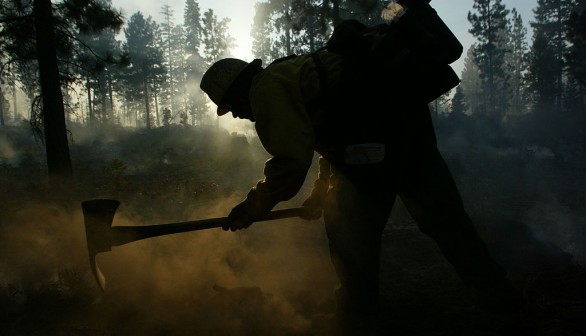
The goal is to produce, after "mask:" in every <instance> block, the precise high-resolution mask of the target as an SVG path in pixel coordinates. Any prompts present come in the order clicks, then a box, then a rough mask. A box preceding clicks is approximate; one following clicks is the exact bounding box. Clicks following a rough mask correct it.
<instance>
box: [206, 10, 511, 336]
mask: <svg viewBox="0 0 586 336" xmlns="http://www.w3.org/2000/svg"><path fill="white" fill-rule="evenodd" d="M422 2H423V3H422V4H419V5H412V6H409V8H407V9H406V8H405V7H407V6H402V7H394V8H393V11H394V12H393V13H392V15H393V16H394V17H393V18H392V19H393V21H392V22H393V24H396V25H397V27H398V28H397V29H398V30H399V31H400V32H401V34H402V35H401V36H404V37H406V38H407V39H408V40H407V41H406V42H405V45H407V47H406V48H407V49H410V50H412V51H413V54H415V53H416V52H417V53H422V52H423V53H427V56H426V57H428V58H430V59H435V60H436V61H437V62H443V63H445V64H449V63H451V62H453V61H455V60H457V59H458V58H459V57H460V55H461V53H462V46H461V45H460V43H459V42H457V39H456V38H455V37H454V36H453V35H452V34H451V32H449V30H447V29H445V27H440V28H441V29H434V28H433V20H436V21H438V22H439V23H437V24H438V25H440V26H441V24H443V22H441V20H440V19H439V18H438V17H437V14H436V13H435V10H433V9H432V8H431V7H430V6H429V5H428V4H427V1H422ZM410 5H411V4H410ZM410 11H412V12H413V14H410ZM417 11H419V12H420V14H417ZM416 14H417V15H416ZM423 15H426V16H428V17H430V18H431V19H430V20H428V19H421V18H422V17H423ZM397 18H400V19H398V20H397ZM430 27H431V28H430ZM446 30H447V31H448V32H446ZM400 40H401V39H400V38H399V41H400ZM403 40H405V38H403ZM454 41H456V42H454ZM397 43H399V42H397ZM401 43H403V42H401ZM399 52H400V51H399ZM407 62H408V60H407ZM348 68H349V66H347V60H346V58H344V57H342V56H341V55H340V54H339V53H335V52H331V51H330V50H328V49H324V50H320V51H318V52H316V53H312V54H306V55H297V56H291V57H287V58H284V59H280V60H278V61H275V62H273V63H271V64H270V65H269V66H267V67H266V68H263V67H262V65H261V60H259V59H255V60H253V61H252V62H250V63H248V62H245V61H243V60H239V59H234V58H225V59H221V60H219V61H217V62H216V63H214V64H213V65H212V66H211V67H210V68H209V69H208V70H207V71H206V73H205V74H204V76H203V78H202V81H201V89H202V90H203V91H204V92H206V93H207V95H208V96H209V98H210V99H211V100H212V101H213V102H214V103H215V104H216V105H217V106H218V108H217V114H218V115H219V116H222V115H225V114H226V113H228V112H232V115H233V117H234V118H244V119H249V120H251V121H252V122H254V123H255V128H256V131H257V134H258V137H259V139H260V141H261V142H262V144H263V146H264V148H265V149H266V151H267V152H268V153H269V154H270V155H271V158H270V159H269V160H267V162H266V164H265V169H264V174H265V176H264V179H262V180H261V181H259V182H258V183H257V184H256V186H254V187H253V188H252V189H251V190H250V192H249V193H248V195H247V197H246V199H244V200H243V201H242V202H241V203H240V204H238V205H236V206H235V207H234V208H233V209H232V211H231V212H230V214H229V216H228V217H229V222H228V223H227V224H226V226H224V227H223V229H224V230H232V231H235V230H240V229H244V228H247V227H249V226H250V225H251V224H252V223H253V222H254V220H255V218H257V217H260V216H262V215H264V214H266V213H268V212H269V211H270V210H271V209H272V208H273V207H274V206H275V205H276V204H277V203H279V202H282V201H286V200H289V199H291V198H292V197H293V196H295V195H296V194H297V193H298V192H299V190H300V188H301V187H302V185H303V183H304V181H305V179H306V176H307V173H308V170H309V169H310V167H311V165H312V162H313V158H314V152H317V153H319V154H320V155H321V156H320V158H319V174H318V179H317V180H316V181H315V183H314V188H313V191H312V193H311V195H310V197H309V198H308V199H307V200H306V201H305V202H304V206H305V209H306V213H305V214H304V216H303V217H304V218H305V219H316V218H320V217H321V215H322V211H323V217H324V221H325V225H326V232H327V236H328V239H329V248H330V253H331V259H332V262H333V265H334V267H335V270H336V272H337V275H338V277H339V280H340V286H339V288H338V289H337V290H336V295H335V297H336V304H337V308H336V316H337V319H338V320H339V321H340V323H341V324H342V330H345V331H346V332H347V333H348V334H350V335H370V334H375V330H376V316H377V313H378V310H379V306H378V294H379V291H378V290H379V280H378V275H379V263H380V252H381V237H382V232H383V229H384V227H385V225H386V224H387V222H388V220H389V216H390V214H391V210H392V207H393V204H394V202H395V199H396V196H397V195H399V197H400V198H401V200H402V202H403V203H404V204H405V206H406V208H407V209H408V211H409V213H410V215H411V216H412V217H413V219H414V220H416V222H417V224H418V226H419V229H420V231H421V232H423V233H425V234H426V235H428V236H429V237H431V238H432V239H433V240H434V241H435V242H436V243H437V244H438V246H439V247H440V249H441V251H442V253H443V255H444V256H445V258H446V259H447V260H448V261H449V262H450V263H451V265H453V267H454V268H455V270H456V272H457V273H458V274H459V275H460V277H461V278H462V279H463V281H464V282H465V283H467V284H469V285H470V286H472V287H473V288H475V289H476V291H477V293H478V299H479V304H483V305H485V306H486V308H491V309H495V310H502V309H506V310H510V311H513V312H514V311H516V310H518V309H520V305H521V303H522V300H521V298H520V296H519V295H518V294H517V291H515V289H514V288H513V287H512V286H511V285H510V283H509V281H508V280H507V277H506V274H505V271H504V270H503V269H502V268H501V267H500V266H499V265H498V264H497V263H496V262H495V261H494V260H493V259H492V257H491V256H490V254H489V251H488V249H487V247H486V246H485V244H484V243H483V241H482V240H481V239H480V238H479V236H478V234H477V232H476V230H475V227H474V225H473V223H472V222H471V220H470V218H469V216H468V214H467V213H466V211H465V209H464V206H463V203H462V200H461V198H460V194H459V192H458V189H457V187H456V185H455V183H454V180H453V178H452V176H451V174H450V171H449V170H448V167H447V166H446V163H445V162H444V160H443V158H442V156H441V154H440V152H439V151H438V148H437V144H436V137H435V133H434V129H433V125H432V120H431V116H430V111H429V109H428V101H426V99H423V98H421V97H419V93H420V92H419V91H418V90H415V89H412V90H414V91H412V92H408V93H406V94H405V93H401V94H397V93H396V92H401V89H404V88H402V87H401V85H402V84H401V83H403V82H404V79H405V78H402V76H406V75H405V74H404V73H401V72H400V71H398V70H396V69H395V70H389V71H387V72H386V73H382V71H381V73H376V71H373V72H372V76H379V77H378V79H376V78H371V79H372V80H371V81H365V82H356V80H359V79H361V80H363V79H365V78H368V76H369V75H366V76H364V74H361V73H360V72H358V73H352V71H350V70H348ZM428 80H429V81H434V80H436V79H435V78H429V79H428ZM422 86H423V85H422ZM407 89H409V88H407ZM413 248H417V247H416V246H414V247H413Z"/></svg>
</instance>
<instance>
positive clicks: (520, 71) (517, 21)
mask: <svg viewBox="0 0 586 336" xmlns="http://www.w3.org/2000/svg"><path fill="white" fill-rule="evenodd" d="M511 16H512V19H511V22H510V24H511V26H510V27H509V31H510V33H511V34H510V36H511V38H510V40H509V50H510V52H509V53H508V55H507V56H508V57H507V58H506V68H507V70H508V72H509V73H510V74H511V75H510V87H511V108H510V111H511V113H510V114H511V115H513V116H519V115H522V114H524V113H525V112H526V111H527V106H526V99H525V92H526V88H525V80H524V76H525V72H526V70H527V66H528V64H527V60H528V49H529V48H528V45H527V40H526V39H527V28H526V27H525V25H524V23H523V19H522V18H521V14H519V13H518V12H517V10H516V9H515V8H513V10H512V11H511Z"/></svg>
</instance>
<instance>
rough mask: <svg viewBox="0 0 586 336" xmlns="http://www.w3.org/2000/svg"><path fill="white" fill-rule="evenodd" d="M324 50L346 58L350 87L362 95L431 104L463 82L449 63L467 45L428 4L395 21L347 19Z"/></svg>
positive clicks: (346, 71)
mask: <svg viewBox="0 0 586 336" xmlns="http://www.w3.org/2000/svg"><path fill="white" fill-rule="evenodd" d="M322 49H326V50H328V51H331V52H334V53H338V54H340V55H342V56H343V58H344V62H345V66H344V69H345V70H344V72H345V73H344V76H345V77H344V78H345V79H344V80H345V85H346V86H349V87H351V88H352V89H351V90H353V91H352V92H355V91H356V90H358V91H359V92H358V94H365V95H368V94H369V93H370V94H371V95H380V94H385V95H392V96H394V97H398V98H401V99H406V98H407V97H414V98H415V99H421V100H422V101H425V103H430V102H432V101H433V100H435V99H437V98H438V97H440V96H441V95H443V94H445V93H446V92H448V91H450V90H451V89H453V88H454V87H456V86H457V85H458V84H459V83H460V78H459V77H458V75H457V74H456V73H455V72H454V70H453V69H452V67H451V66H450V63H452V62H454V61H456V60H457V59H458V58H460V56H461V54H462V51H463V47H462V45H461V44H460V42H459V41H458V39H457V38H456V37H455V36H454V35H453V33H452V32H451V31H450V29H449V28H448V27H447V26H446V25H445V23H444V22H443V21H442V20H441V18H440V17H439V16H438V15H437V13H436V11H435V10H434V9H433V8H432V7H431V6H429V5H428V4H425V5H421V6H418V7H417V8H414V9H409V10H408V11H407V12H406V14H405V15H403V16H402V17H401V19H400V20H398V21H396V22H391V23H384V24H380V25H375V26H366V25H364V24H362V23H360V22H359V21H357V20H353V19H349V20H344V21H342V22H341V23H340V24H338V25H337V26H336V27H335V28H334V31H333V33H332V35H331V36H330V38H329V39H328V41H327V43H326V45H325V46H324V48H322ZM315 58H316V57H314V59H315ZM318 68H319V64H318ZM318 71H319V69H318ZM381 83H382V84H381ZM367 97H368V96H367Z"/></svg>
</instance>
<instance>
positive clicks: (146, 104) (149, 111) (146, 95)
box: [144, 77, 151, 129]
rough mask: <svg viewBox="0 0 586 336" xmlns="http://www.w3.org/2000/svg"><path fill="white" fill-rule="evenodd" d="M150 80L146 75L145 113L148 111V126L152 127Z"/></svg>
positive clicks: (148, 127)
mask: <svg viewBox="0 0 586 336" xmlns="http://www.w3.org/2000/svg"><path fill="white" fill-rule="evenodd" d="M149 100H150V99H149V82H148V79H147V78H146V77H145V79H144V105H145V113H146V128H147V129H150V128H151V110H150V106H149Z"/></svg>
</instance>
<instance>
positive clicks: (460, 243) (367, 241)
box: [324, 110, 506, 314]
mask: <svg viewBox="0 0 586 336" xmlns="http://www.w3.org/2000/svg"><path fill="white" fill-rule="evenodd" d="M421 112H422V113H425V112H427V111H426V110H423V111H421ZM412 116H413V117H417V115H415V114H414V115H412ZM421 116H422V117H423V118H420V119H419V120H417V119H416V118H413V119H412V120H411V121H413V122H412V123H410V122H406V123H404V125H412V126H413V127H412V128H411V129H409V127H406V128H404V132H403V133H402V136H401V137H400V138H398V139H397V141H399V142H401V143H403V144H408V145H406V146H405V145H400V144H399V145H397V146H396V147H395V148H388V150H387V159H386V160H385V162H383V163H378V164H373V165H355V166H346V167H338V168H337V169H336V168H333V176H332V180H331V184H332V189H331V190H330V193H329V194H328V198H327V201H326V206H325V209H324V220H325V224H326V231H327V235H328V238H329V247H330V254H331V258H332V262H333V264H334V267H335V269H336V272H337V274H338V277H339V279H340V288H339V289H338V290H337V301H338V310H339V312H340V311H345V312H350V313H352V312H355V313H363V314H373V313H375V312H376V311H377V309H378V306H377V302H378V288H379V284H378V282H379V279H378V275H379V265H380V257H381V256H380V252H381V238H382V232H383V229H384V227H385V225H386V224H387V222H388V220H389V216H390V214H391V210H392V207H393V204H394V202H395V199H396V196H397V195H398V196H399V197H401V200H402V201H403V203H404V204H405V206H406V208H407V210H408V211H409V213H410V215H411V216H412V217H413V219H414V220H415V221H416V222H417V225H418V227H419V229H420V231H421V232H423V233H424V234H426V235H428V236H429V237H431V238H432V239H433V240H434V241H435V242H436V243H437V244H438V246H439V248H440V249H441V251H442V253H443V255H444V256H445V258H446V259H447V260H448V262H449V263H450V264H451V265H452V266H453V267H454V269H455V271H456V272H457V274H458V275H459V276H460V277H461V278H462V280H463V281H464V282H465V283H467V284H469V285H470V286H472V287H474V288H476V289H478V290H480V291H482V290H485V289H486V290H489V289H490V288H494V287H498V286H500V285H501V284H503V283H505V282H506V276H505V272H504V270H503V269H502V268H501V267H500V266H499V265H498V264H497V263H495V261H494V260H493V259H492V258H491V256H490V254H489V251H488V249H487V247H486V246H485V244H484V242H483V241H482V240H481V239H480V237H479V236H478V234H477V232H476V230H475V228H474V225H473V223H472V221H471V220H470V218H469V216H468V214H467V213H466V211H465V209H464V205H463V203H462V199H461V197H460V194H459V191H458V189H457V187H456V184H455V182H454V179H453V178H452V175H451V173H450V171H449V169H448V167H447V165H446V163H445V161H444V160H443V158H442V156H441V154H440V152H439V151H438V149H437V146H436V142H435V134H434V132H433V128H432V125H431V119H430V118H429V117H428V115H427V114H420V117H421ZM409 118H411V117H409ZM407 121H409V120H407ZM390 146H393V145H392V144H391V145H390ZM388 147H389V146H388Z"/></svg>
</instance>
